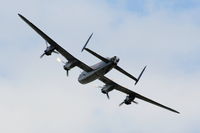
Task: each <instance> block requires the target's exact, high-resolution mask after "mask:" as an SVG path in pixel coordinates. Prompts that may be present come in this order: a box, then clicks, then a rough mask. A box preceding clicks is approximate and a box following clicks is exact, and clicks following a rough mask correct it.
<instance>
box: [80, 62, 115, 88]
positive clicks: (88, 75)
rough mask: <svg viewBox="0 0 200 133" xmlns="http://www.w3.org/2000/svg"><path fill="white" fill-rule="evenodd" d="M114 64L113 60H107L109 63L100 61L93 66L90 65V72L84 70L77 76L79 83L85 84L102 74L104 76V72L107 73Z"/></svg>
mask: <svg viewBox="0 0 200 133" xmlns="http://www.w3.org/2000/svg"><path fill="white" fill-rule="evenodd" d="M115 65H116V64H115V63H113V62H109V63H105V62H100V63H97V64H95V65H93V66H91V68H93V69H94V70H93V71H91V72H86V71H83V72H82V73H81V74H80V75H79V78H78V81H79V82H80V83H81V84H87V83H90V82H92V81H94V80H96V79H98V78H100V77H102V76H104V75H105V74H106V73H108V72H109V71H110V70H111V69H112V68H113V67H114V66H115Z"/></svg>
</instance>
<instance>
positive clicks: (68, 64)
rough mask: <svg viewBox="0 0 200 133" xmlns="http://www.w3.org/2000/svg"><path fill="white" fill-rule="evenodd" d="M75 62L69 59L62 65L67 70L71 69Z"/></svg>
mask: <svg viewBox="0 0 200 133" xmlns="http://www.w3.org/2000/svg"><path fill="white" fill-rule="evenodd" d="M76 64H77V62H76V61H69V62H67V63H65V65H64V66H63V68H64V69H65V70H66V71H68V70H70V69H72V68H73V67H75V66H76Z"/></svg>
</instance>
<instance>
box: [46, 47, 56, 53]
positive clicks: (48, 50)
mask: <svg viewBox="0 0 200 133" xmlns="http://www.w3.org/2000/svg"><path fill="white" fill-rule="evenodd" d="M54 50H55V48H54V47H53V46H49V47H47V49H46V50H45V51H44V53H45V54H46V55H51V53H52V52H53V51H54Z"/></svg>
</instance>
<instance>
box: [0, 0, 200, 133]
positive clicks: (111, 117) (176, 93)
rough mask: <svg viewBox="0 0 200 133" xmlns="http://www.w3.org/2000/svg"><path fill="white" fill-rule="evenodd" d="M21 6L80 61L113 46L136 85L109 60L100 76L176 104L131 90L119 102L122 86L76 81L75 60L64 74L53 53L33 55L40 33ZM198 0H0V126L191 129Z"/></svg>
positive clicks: (198, 110)
mask: <svg viewBox="0 0 200 133" xmlns="http://www.w3.org/2000/svg"><path fill="white" fill-rule="evenodd" d="M18 13H21V14H22V15H24V16H25V17H26V18H28V19H29V20H30V21H31V22H33V23H34V24H35V25H37V26H38V27H39V28H40V29H42V30H43V31H44V32H45V33H46V34H48V35H49V36H50V37H51V38H53V39H54V40H55V41H56V42H58V43H59V44H60V45H61V46H62V47H63V48H65V49H66V50H67V51H68V52H70V53H71V54H72V55H74V56H75V57H77V58H78V59H80V60H82V61H83V62H85V63H86V64H88V65H93V64H95V63H97V62H99V59H97V58H96V57H94V56H92V55H90V54H89V53H87V52H83V53H81V49H82V47H83V45H84V43H85V41H86V40H87V38H88V37H89V35H90V34H91V33H92V32H93V33H94V36H93V38H92V39H91V41H90V42H89V44H88V47H89V48H91V49H93V50H94V51H96V52H98V53H100V54H101V55H103V56H104V57H112V56H115V55H116V56H118V57H119V58H120V62H119V66H121V67H123V68H124V69H126V70H127V71H128V72H130V73H131V74H133V75H135V76H136V77H137V76H138V75H139V73H140V72H141V70H142V68H143V67H144V66H145V65H147V70H146V71H145V73H144V75H143V77H142V78H141V80H140V82H139V83H138V85H137V86H134V81H132V80H130V79H129V78H128V77H126V76H124V75H123V74H121V73H119V72H118V71H116V70H112V71H111V72H110V73H109V74H107V76H108V77H109V78H111V79H113V80H114V81H116V82H118V83H119V84H122V85H123V86H126V87H128V88H129V89H131V90H134V91H136V92H138V93H140V94H142V95H144V96H146V97H149V98H151V99H153V100H156V101H158V102H160V103H162V104H164V105H167V106H169V107H172V108H174V109H176V110H178V111H179V112H181V114H179V115H177V114H175V113H172V112H169V111H167V110H165V109H162V108H159V107H157V106H154V105H151V104H149V103H146V102H144V101H141V100H138V99H136V101H137V102H139V104H138V105H135V104H132V105H130V106H126V105H124V106H122V107H118V105H119V103H121V102H122V101H123V100H124V99H125V96H126V95H125V94H122V93H120V92H117V91H112V92H111V93H110V97H111V99H110V100H108V99H107V98H106V96H105V95H104V94H102V93H101V91H100V89H99V88H97V87H98V86H102V85H103V83H101V82H100V81H94V82H92V83H90V84H87V85H81V84H79V82H78V81H77V78H78V76H79V74H80V72H81V71H82V70H80V69H79V68H74V69H72V70H71V71H70V73H69V77H66V73H65V71H64V70H63V68H62V64H59V63H58V62H57V61H56V58H57V57H58V56H59V57H60V55H55V54H54V55H52V56H51V57H44V58H43V59H40V58H39V56H40V55H41V54H42V53H43V51H44V49H45V41H44V40H43V39H42V38H41V37H40V36H39V35H37V33H35V32H34V31H33V30H32V29H31V28H30V27H29V26H28V25H27V24H25V23H24V22H23V21H22V20H21V19H20V18H19V17H18V16H17V14H18ZM199 14H200V1H199V0H162V1H161V0H74V1H70V0H60V1H52V0H42V1H41V0H34V1H33V0H32V1H31V0H18V1H13V0H6V1H3V0H1V4H0V17H1V21H0V132H2V133H13V132H15V133H36V132H37V133H55V132H59V133H66V132H69V133H122V132H124V133H134V132H136V133H147V132H148V133H161V132H162V133H199V132H200V127H199V123H200V104H199V101H200V52H199V51H200V37H199V36H200V18H199Z"/></svg>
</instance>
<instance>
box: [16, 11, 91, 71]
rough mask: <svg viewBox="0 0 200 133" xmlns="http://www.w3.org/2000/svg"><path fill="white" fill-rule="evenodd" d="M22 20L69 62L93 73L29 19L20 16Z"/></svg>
mask: <svg viewBox="0 0 200 133" xmlns="http://www.w3.org/2000/svg"><path fill="white" fill-rule="evenodd" d="M18 15H19V16H20V17H21V18H22V20H24V21H25V22H26V23H27V24H28V25H29V26H30V27H31V28H33V30H35V31H36V32H37V33H38V34H39V35H40V36H41V37H42V38H43V39H44V40H46V41H47V42H48V43H49V44H50V45H51V46H53V47H54V48H55V49H56V50H57V51H58V52H59V53H60V54H62V55H63V56H64V57H65V58H66V59H67V60H68V61H76V62H77V66H78V67H79V68H81V69H83V70H84V71H87V72H89V71H92V68H90V67H89V66H88V65H86V64H85V63H83V62H81V61H80V60H78V59H77V58H75V57H74V56H72V55H71V54H70V53H69V52H67V51H66V50H65V49H64V48H62V47H61V46H60V45H58V44H57V43H56V42H55V41H54V40H52V39H51V38H50V37H49V36H47V35H46V34H45V33H44V32H43V31H41V30H40V29H39V28H37V27H36V26H35V25H34V24H32V23H31V22H30V21H29V20H28V19H26V18H25V17H24V16H22V15H21V14H18Z"/></svg>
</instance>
